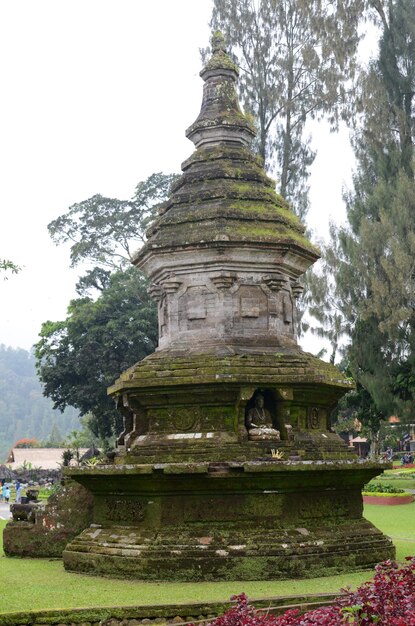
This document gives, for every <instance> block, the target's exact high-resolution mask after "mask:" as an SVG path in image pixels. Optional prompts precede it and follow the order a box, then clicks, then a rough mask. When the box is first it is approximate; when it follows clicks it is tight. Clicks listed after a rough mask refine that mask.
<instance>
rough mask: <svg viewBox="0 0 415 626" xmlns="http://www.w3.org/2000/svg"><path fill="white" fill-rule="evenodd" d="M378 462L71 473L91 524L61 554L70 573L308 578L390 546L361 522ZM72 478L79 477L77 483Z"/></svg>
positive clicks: (371, 561)
mask: <svg viewBox="0 0 415 626" xmlns="http://www.w3.org/2000/svg"><path fill="white" fill-rule="evenodd" d="M382 469H383V466H380V465H379V464H375V463H359V462H350V461H343V462H341V461H338V462H321V461H320V462H298V463H287V462H272V461H268V462H267V461H264V462H261V461H257V462H247V463H232V464H228V465H226V464H222V465H221V466H220V467H217V466H212V467H209V465H208V464H200V465H197V464H170V465H169V464H160V465H158V466H157V465H155V466H152V467H149V466H141V467H140V466H132V465H130V466H112V467H111V466H103V467H97V468H93V469H91V468H88V470H83V469H76V470H75V469H71V470H70V473H71V475H73V477H74V478H76V480H77V481H79V482H81V483H82V484H84V485H85V486H87V487H88V489H90V491H91V492H92V493H93V494H94V500H95V514H94V524H93V525H92V526H91V527H90V528H88V529H86V530H85V531H83V532H82V533H81V534H80V535H79V536H78V537H76V538H75V539H74V540H73V541H72V542H71V543H70V544H69V545H68V546H67V547H66V549H65V551H64V553H63V558H64V564H65V567H66V568H67V569H69V570H72V571H79V572H89V573H93V574H105V575H109V576H121V577H125V576H129V577H132V578H138V579H143V580H177V581H196V580H199V581H202V580H260V579H264V580H265V579H268V580H269V579H277V578H294V577H314V576H324V575H329V574H334V573H337V572H340V571H351V570H356V569H363V568H367V567H372V566H373V565H375V564H376V563H378V562H379V561H382V560H385V559H388V558H393V557H394V554H395V549H394V547H393V545H392V542H391V540H390V539H389V538H387V537H385V536H384V535H383V534H382V533H381V532H380V531H379V530H377V529H376V528H375V527H374V526H373V525H372V524H371V523H370V522H368V521H367V520H365V519H363V517H362V510H363V505H362V496H361V488H362V486H363V484H365V483H366V482H368V481H369V480H370V479H371V478H372V477H373V476H375V475H377V474H379V473H380V472H381V471H382ZM75 474H76V476H75Z"/></svg>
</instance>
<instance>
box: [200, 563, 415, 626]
mask: <svg viewBox="0 0 415 626" xmlns="http://www.w3.org/2000/svg"><path fill="white" fill-rule="evenodd" d="M407 561H408V563H407V564H406V565H403V566H398V564H397V563H395V562H393V561H385V562H384V563H380V564H379V565H377V566H376V568H375V572H376V573H375V576H374V578H373V579H372V580H370V581H368V582H366V583H364V584H363V585H362V586H361V587H359V589H357V591H354V592H351V591H347V593H346V594H345V595H344V596H342V597H341V598H339V599H338V601H337V602H336V603H335V604H333V605H331V606H326V607H321V608H318V609H315V610H313V611H308V612H307V613H304V614H300V612H299V610H298V609H290V610H289V611H286V612H285V613H284V614H283V615H279V616H276V615H270V614H266V613H260V612H259V611H257V610H256V609H255V608H254V607H253V606H251V605H250V604H249V602H248V598H247V597H246V595H245V594H241V595H239V596H234V597H233V598H232V599H233V600H236V605H235V606H234V607H232V608H231V609H230V610H229V611H227V612H226V613H225V614H224V615H221V616H220V617H218V618H216V619H215V620H214V621H212V622H210V625H209V626H316V625H319V626H342V625H345V624H353V625H354V626H369V625H370V624H377V625H378V626H415V557H407Z"/></svg>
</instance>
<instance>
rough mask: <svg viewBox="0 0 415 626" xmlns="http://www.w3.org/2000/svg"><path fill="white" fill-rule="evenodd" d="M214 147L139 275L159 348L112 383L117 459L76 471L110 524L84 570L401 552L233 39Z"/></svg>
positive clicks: (346, 565) (177, 188)
mask: <svg viewBox="0 0 415 626" xmlns="http://www.w3.org/2000/svg"><path fill="white" fill-rule="evenodd" d="M201 77H202V78H203V80H204V83H205V84H204V93H203V102H202V108H201V112H200V114H199V117H198V118H197V120H196V121H195V122H194V124H192V125H191V126H190V127H189V128H188V130H187V137H188V138H189V139H190V140H191V141H192V142H193V143H194V144H195V146H196V150H195V152H194V153H193V154H192V156H191V157H190V158H189V159H188V160H187V161H185V162H184V163H183V165H182V170H183V175H182V176H181V178H180V179H179V180H178V181H177V182H176V183H175V185H174V187H173V189H172V192H171V196H170V198H169V200H168V201H167V202H166V203H165V204H164V205H163V206H162V207H161V209H160V212H159V216H158V218H157V219H156V220H155V222H154V223H153V224H152V226H151V228H150V230H149V233H148V240H147V242H146V244H145V245H144V246H143V248H141V249H140V250H139V251H138V253H137V255H136V257H135V261H134V263H135V265H136V266H137V267H138V268H139V269H141V270H143V271H144V272H145V274H147V276H148V277H149V278H150V280H151V292H152V294H153V296H154V298H155V299H156V300H157V303H158V318H159V336H160V340H159V347H158V349H157V351H156V352H155V353H154V354H152V355H150V356H149V357H147V358H146V359H144V360H143V361H141V362H139V363H137V364H136V365H134V366H133V367H131V368H130V369H129V370H127V371H126V372H124V373H122V374H121V376H120V378H119V379H118V380H117V381H116V382H115V384H114V385H113V386H112V387H111V388H110V390H109V393H110V394H111V395H113V397H114V398H115V400H116V402H117V405H118V407H119V409H120V411H121V412H122V413H123V416H124V423H125V428H124V430H123V432H122V433H121V435H120V436H119V438H118V448H117V453H116V456H115V459H114V461H113V462H112V463H108V464H107V465H101V466H96V467H94V468H79V469H71V470H70V474H71V476H72V477H73V478H75V480H77V481H79V482H80V483H81V484H82V485H84V486H85V487H87V488H88V489H89V490H90V491H91V492H92V494H93V496H94V502H95V509H94V510H95V513H94V524H93V525H92V527H91V528H88V529H87V530H85V531H84V532H83V533H82V534H81V535H79V536H78V537H77V538H76V539H75V540H73V541H72V542H71V543H70V544H69V545H68V546H67V548H66V550H65V552H64V562H65V567H66V568H68V569H71V570H76V571H86V572H91V573H102V574H111V575H117V576H131V577H137V578H141V579H158V580H220V579H227V580H237V579H238V580H248V579H273V578H281V577H285V578H287V577H298V576H315V575H322V574H329V573H333V572H337V571H342V570H352V569H356V568H362V567H366V566H372V565H374V564H375V563H377V562H378V561H380V560H382V559H386V558H390V557H392V556H393V554H394V548H393V546H392V543H391V541H390V540H389V539H388V538H386V537H385V536H384V535H382V533H381V532H380V531H378V530H377V529H376V528H375V527H374V526H373V525H372V524H370V522H368V521H366V520H365V519H364V518H363V517H362V497H361V488H362V486H363V485H364V484H365V483H366V482H368V481H369V480H370V479H371V478H372V477H374V476H376V475H377V474H379V473H380V472H381V471H382V470H383V468H384V466H383V465H380V464H377V463H371V462H365V463H363V462H361V461H359V460H358V458H357V457H356V456H355V453H354V452H353V450H351V449H350V448H348V447H347V446H346V444H345V443H344V442H343V441H342V440H341V439H340V437H338V436H337V435H336V434H335V433H333V432H332V431H331V429H330V412H331V410H332V408H333V406H334V405H335V404H336V402H337V400H338V399H339V398H340V397H341V396H342V395H343V394H344V393H345V392H346V391H347V390H348V389H350V388H351V383H350V381H349V380H347V379H346V378H345V377H344V375H343V374H342V373H341V372H339V370H338V369H337V368H335V367H334V366H332V365H330V364H328V363H325V362H323V361H320V360H319V359H317V358H315V357H314V356H312V355H310V354H307V353H305V352H303V351H302V350H301V348H300V347H299V346H298V344H297V340H296V331H295V327H296V308H295V300H296V298H297V297H298V295H299V294H300V293H301V285H300V282H299V279H300V277H301V276H302V274H303V273H304V272H305V271H306V269H307V268H308V267H309V266H310V265H311V264H313V263H314V262H315V261H316V260H317V259H318V256H319V253H318V250H317V249H316V248H315V247H314V246H313V245H312V244H311V243H310V242H309V241H308V239H307V238H306V237H305V235H304V227H303V226H302V225H301V223H300V222H299V220H298V219H297V217H296V216H295V215H294V214H293V212H292V211H291V209H290V206H289V205H288V203H287V202H286V201H285V200H284V199H283V198H281V197H280V196H279V195H278V194H277V193H276V192H275V189H274V183H273V181H272V180H271V179H270V178H269V177H268V176H267V175H266V173H265V171H264V169H263V165H262V163H261V161H260V159H258V157H256V156H255V155H254V154H253V152H252V151H251V149H250V144H251V142H252V139H253V138H254V136H255V130H254V128H253V126H252V125H251V123H250V121H249V120H248V119H247V118H246V117H245V115H244V114H243V113H242V111H241V109H240V106H239V103H238V98H237V93H236V86H237V79H238V69H237V67H236V66H235V64H234V63H233V61H232V60H231V58H230V57H229V56H228V54H227V51H226V47H225V43H224V40H223V37H222V36H221V34H220V33H216V34H215V35H214V36H213V39H212V56H211V58H210V60H209V61H208V63H207V64H206V66H205V67H204V68H203V70H202V71H201Z"/></svg>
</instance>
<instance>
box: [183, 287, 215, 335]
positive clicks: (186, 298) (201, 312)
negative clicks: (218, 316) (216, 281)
mask: <svg viewBox="0 0 415 626" xmlns="http://www.w3.org/2000/svg"><path fill="white" fill-rule="evenodd" d="M178 306H179V330H181V331H183V330H184V331H186V330H198V329H202V328H213V327H214V326H215V309H216V295H215V294H214V293H212V292H211V291H210V290H209V289H207V287H206V286H205V285H196V286H193V287H189V288H188V289H187V290H186V291H185V293H184V294H182V295H181V296H179V303H178Z"/></svg>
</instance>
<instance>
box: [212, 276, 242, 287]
mask: <svg viewBox="0 0 415 626" xmlns="http://www.w3.org/2000/svg"><path fill="white" fill-rule="evenodd" d="M235 280H236V274H235V273H234V272H222V273H221V274H217V275H216V276H212V277H211V281H212V283H213V284H214V285H215V287H217V288H218V289H230V288H231V287H232V285H233V284H234V282H235Z"/></svg>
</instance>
